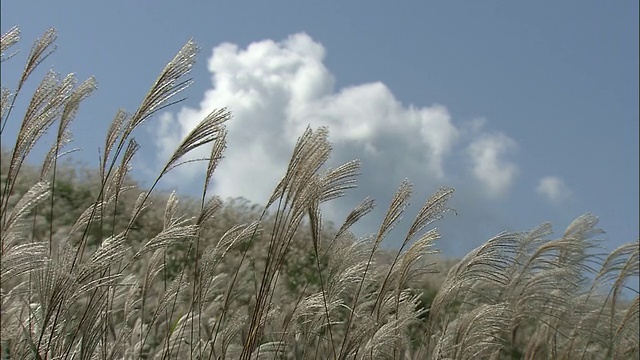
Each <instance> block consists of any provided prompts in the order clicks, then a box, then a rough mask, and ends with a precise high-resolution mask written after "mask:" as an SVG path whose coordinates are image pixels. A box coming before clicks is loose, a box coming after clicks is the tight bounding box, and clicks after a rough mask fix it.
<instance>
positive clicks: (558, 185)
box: [536, 176, 571, 205]
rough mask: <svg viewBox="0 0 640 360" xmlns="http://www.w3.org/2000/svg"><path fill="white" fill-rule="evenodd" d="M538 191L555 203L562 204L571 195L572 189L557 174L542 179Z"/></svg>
mask: <svg viewBox="0 0 640 360" xmlns="http://www.w3.org/2000/svg"><path fill="white" fill-rule="evenodd" d="M536 192H537V193H538V194H539V195H540V196H542V197H544V198H545V199H547V200H548V201H549V202H551V203H552V204H554V205H559V204H561V203H562V202H564V201H565V200H567V198H569V196H571V190H570V189H569V188H568V187H567V185H565V183H564V181H563V180H562V179H561V178H559V177H557V176H545V177H543V178H542V179H540V181H539V182H538V186H537V187H536Z"/></svg>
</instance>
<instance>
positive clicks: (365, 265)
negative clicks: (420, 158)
mask: <svg viewBox="0 0 640 360" xmlns="http://www.w3.org/2000/svg"><path fill="white" fill-rule="evenodd" d="M55 38H56V33H55V31H54V30H48V31H47V32H45V34H44V35H43V37H42V38H41V39H39V40H37V41H36V42H35V43H34V45H33V47H32V50H31V52H30V54H29V55H28V58H27V61H26V65H25V68H24V70H23V72H22V74H21V76H20V79H19V82H18V84H17V86H16V87H15V90H13V91H10V90H9V89H7V88H5V87H4V86H3V88H2V98H1V99H2V103H1V109H2V112H1V118H2V133H1V134H0V135H1V136H2V144H1V145H2V147H3V148H2V167H1V169H0V170H1V174H0V175H1V177H2V184H1V186H0V210H1V214H0V225H1V228H0V234H1V236H2V240H1V244H0V290H1V299H0V306H1V315H2V316H1V317H0V329H1V342H0V346H1V349H0V354H1V355H0V356H2V358H6V359H32V358H35V359H49V358H51V359H54V358H55V359H67V358H80V359H116V358H118V359H120V358H126V359H138V358H145V359H147V358H148V359H150V358H158V359H160V358H162V359H164V358H178V359H183V358H196V359H257V358H274V359H275V358H278V359H280V358H287V359H301V358H303V359H307V358H313V359H326V358H332V359H374V358H376V359H377V358H392V359H401V358H402V359H440V358H450V359H476V358H490V359H512V358H525V359H538V358H560V359H569V358H571V359H574V358H582V359H609V358H615V359H622V358H629V359H633V358H638V355H639V354H638V348H639V344H638V335H639V334H638V327H639V325H640V324H639V320H638V319H639V311H638V306H639V305H638V301H639V300H638V295H637V293H636V294H635V297H633V299H631V301H628V299H626V298H625V297H624V296H623V295H622V293H623V291H625V289H626V288H627V284H628V283H629V282H630V281H634V280H635V281H637V279H638V273H639V270H638V251H639V248H638V242H633V243H629V244H626V245H623V246H622V247H620V248H618V249H616V250H615V251H613V252H611V253H610V254H600V253H599V252H598V251H599V250H598V249H599V241H598V238H597V237H598V235H599V234H601V232H600V231H599V230H598V229H597V228H596V223H597V219H596V217H595V216H593V215H590V214H585V215H583V216H581V217H579V218H577V219H576V220H575V221H574V222H573V223H572V224H570V225H569V227H568V228H567V230H566V231H565V232H564V234H562V236H560V237H559V238H557V239H554V238H550V237H551V236H552V232H551V226H550V225H549V224H543V225H541V226H540V227H538V228H535V229H533V230H531V231H526V232H517V233H503V234H499V235H497V236H496V237H494V238H493V239H490V240H488V241H487V242H486V243H485V244H483V245H482V246H480V247H478V248H477V249H475V250H474V251H472V252H471V253H469V254H468V255H467V256H465V257H464V258H463V259H462V260H460V261H459V262H457V263H456V264H455V265H453V266H452V267H451V268H450V270H449V272H448V274H447V275H446V276H444V277H438V275H437V274H436V272H437V271H438V269H439V264H438V261H437V260H436V258H435V257H434V254H435V253H436V252H437V250H435V248H434V247H435V243H436V241H437V240H438V239H439V237H440V235H439V234H438V232H437V230H436V229H434V228H432V227H431V226H432V225H433V223H434V222H435V221H437V220H438V219H440V218H441V216H442V215H443V214H444V213H445V212H446V211H448V207H447V202H448V200H449V199H450V198H451V196H452V195H453V189H451V188H446V187H444V188H441V189H439V190H438V191H436V192H435V193H434V194H433V195H432V196H431V197H430V198H428V199H427V200H426V201H425V204H424V206H423V207H422V208H421V209H420V210H419V211H418V213H417V214H416V216H415V219H414V220H413V223H412V224H411V226H410V227H409V230H408V232H407V234H406V235H405V236H404V238H403V239H404V240H403V242H402V244H401V246H400V247H399V248H398V249H396V251H389V250H387V249H383V248H381V243H382V241H383V240H384V238H385V237H386V236H387V235H388V234H389V233H390V232H391V231H393V229H394V227H395V225H396V224H397V223H398V222H399V221H400V219H401V218H402V217H403V215H404V213H405V209H406V207H407V205H408V203H409V200H410V197H411V193H412V185H411V184H410V183H409V182H408V181H403V182H402V183H401V184H400V185H399V187H398V190H397V191H396V193H395V196H394V197H393V200H392V201H391V204H390V205H389V206H388V210H387V213H386V216H385V217H384V219H383V221H382V223H381V224H380V227H379V229H377V230H376V231H375V232H374V233H373V234H372V235H370V236H366V237H363V238H357V237H356V236H355V235H354V234H353V233H352V232H351V231H350V230H349V229H350V228H351V227H352V226H353V225H354V224H355V223H356V222H357V221H359V220H360V219H361V218H362V217H363V216H366V215H367V213H369V212H370V211H371V210H372V209H373V208H374V206H375V202H374V201H373V200H371V199H365V200H364V201H363V202H362V203H361V204H360V205H358V206H357V207H356V208H354V209H353V211H352V212H351V213H350V214H349V215H348V216H347V217H346V219H345V221H344V223H343V224H341V225H340V226H339V227H338V228H337V229H334V228H332V227H331V226H328V225H326V224H325V222H324V221H323V217H322V212H321V210H320V208H321V204H323V203H325V202H327V201H332V200H334V199H336V198H339V197H341V196H344V195H345V193H346V191H348V190H349V189H350V188H353V187H355V186H356V178H357V176H358V172H359V165H360V164H359V163H358V162H357V161H351V162H347V163H345V164H343V165H341V166H338V167H336V168H333V169H332V168H327V166H326V164H325V163H326V161H327V160H328V159H329V156H330V154H331V144H330V142H329V141H328V129H326V128H319V129H311V128H308V129H307V130H306V131H305V132H304V133H303V134H302V135H301V137H300V138H299V139H298V142H297V144H296V146H295V147H294V149H293V154H292V156H291V160H290V162H289V166H288V168H287V171H286V173H285V174H284V175H283V177H282V180H281V181H280V182H279V183H278V185H277V186H276V188H275V189H274V191H273V194H272V195H271V197H270V199H269V201H268V202H267V204H265V206H264V208H256V207H254V206H251V205H250V204H247V203H242V202H237V201H236V202H234V201H227V202H223V201H222V200H220V199H219V198H217V197H216V196H212V195H210V194H209V193H208V192H207V188H208V185H209V183H210V181H211V178H212V176H213V174H214V172H215V170H216V167H217V165H218V163H219V161H220V159H221V158H222V156H223V153H224V150H225V148H226V134H227V132H226V128H225V123H226V122H227V121H230V118H231V115H230V113H229V112H228V111H226V110H225V109H220V110H216V111H214V112H212V113H211V114H210V115H209V116H207V117H206V118H205V119H203V121H202V122H201V123H200V124H199V125H198V126H197V127H196V128H195V129H194V130H193V131H192V132H191V133H190V134H189V135H188V136H187V137H186V138H185V139H184V141H183V142H182V144H181V145H180V146H179V147H178V148H177V149H176V151H175V152H174V154H173V155H172V156H171V157H170V159H169V161H168V162H167V163H166V164H165V166H164V167H163V169H162V170H161V171H160V173H159V175H158V176H157V178H156V179H155V180H154V182H153V183H152V186H151V187H150V188H149V189H146V190H144V191H140V190H139V189H138V188H137V186H135V183H134V182H132V181H131V180H130V177H129V171H130V169H131V162H132V159H133V158H134V157H135V155H136V152H137V151H138V149H139V145H138V144H137V143H136V142H135V140H134V139H133V137H132V135H133V134H134V133H135V131H136V128H138V126H140V124H141V123H143V122H144V121H148V120H149V121H150V120H151V119H152V117H153V114H155V113H156V112H158V111H159V110H161V109H163V108H165V107H166V106H169V105H171V104H173V103H175V102H178V101H180V100H179V99H176V95H177V94H179V93H180V92H181V91H182V90H184V89H185V88H187V87H188V86H189V85H190V84H191V80H189V79H185V77H186V76H187V75H188V73H189V71H190V69H191V67H192V66H193V63H194V61H195V58H196V53H197V47H196V45H195V44H194V43H193V42H192V41H189V42H187V44H186V45H185V46H184V47H183V48H182V49H181V50H180V51H179V52H178V53H177V55H176V56H175V57H174V58H173V59H172V60H171V61H170V62H169V63H168V64H167V66H166V67H165V68H164V69H163V70H162V71H161V73H160V75H159V76H158V79H157V80H156V82H155V83H154V84H153V86H152V87H151V89H150V90H149V92H148V94H147V95H146V96H145V98H144V99H143V101H142V103H141V105H140V107H139V108H138V109H137V110H136V111H135V112H133V113H127V112H126V111H124V110H120V111H118V112H117V113H116V115H115V117H114V119H113V121H112V122H111V125H110V127H109V129H108V131H107V134H106V136H105V140H104V152H103V153H102V154H101V155H100V167H99V169H97V171H96V172H95V173H93V174H92V175H89V176H86V179H84V180H78V179H76V178H74V177H73V176H70V175H69V174H70V172H69V167H68V166H65V165H63V164H59V162H58V160H59V158H60V157H61V156H63V155H65V154H66V153H67V151H68V150H66V149H65V146H66V145H67V144H68V143H69V142H70V140H71V135H70V132H69V128H70V124H71V122H72V121H73V119H74V116H75V114H76V112H77V111H78V109H79V106H80V104H81V102H82V101H83V100H84V99H85V98H86V97H87V96H89V95H90V94H91V93H92V92H93V90H94V89H95V80H93V79H92V78H90V79H88V80H86V81H84V82H82V83H80V84H79V85H78V84H77V82H76V79H75V77H74V76H73V75H72V74H70V75H67V76H66V77H64V78H61V77H60V76H59V75H58V74H56V73H54V72H49V73H47V74H46V75H45V76H44V78H43V79H42V80H41V81H40V83H39V85H38V86H37V89H36V91H35V92H34V94H33V96H32V97H31V99H30V101H29V104H28V105H27V108H26V109H25V115H24V117H23V118H22V120H21V125H20V128H19V132H18V135H17V137H16V139H14V140H11V139H6V138H5V137H6V133H5V131H4V129H5V125H6V124H7V123H8V122H9V121H16V120H15V117H14V116H12V113H13V109H14V105H15V100H16V98H17V96H21V93H22V91H23V89H24V87H23V86H24V84H25V83H26V82H27V81H28V80H29V79H30V78H31V76H32V75H33V73H34V70H35V69H36V67H37V66H38V65H39V64H40V63H42V61H43V60H45V59H46V57H47V56H49V54H51V52H52V51H53V49H54V48H55V44H54V42H55ZM18 42H19V30H18V29H17V28H13V29H11V30H10V31H8V32H7V33H6V34H4V35H3V36H2V41H1V47H2V54H3V57H2V61H5V60H7V59H9V58H11V56H5V55H4V54H5V53H6V51H8V50H10V49H11V48H12V46H14V45H15V44H17V43H18ZM3 85H4V84H3ZM51 129H54V131H55V136H54V137H53V144H52V145H51V146H50V151H49V152H48V153H47V155H46V156H45V158H44V160H43V162H42V166H41V168H40V170H39V171H37V169H35V170H34V169H33V168H32V167H31V166H30V165H28V164H26V159H27V157H28V155H29V154H30V153H31V150H32V149H33V148H34V145H35V144H36V143H38V142H41V141H43V139H45V138H44V137H43V135H44V134H45V133H46V132H47V131H49V130H51ZM9 141H11V143H12V144H13V145H12V146H11V147H10V148H8V149H7V150H5V148H4V146H5V144H7V142H9ZM202 146H208V147H210V149H211V151H210V155H209V157H208V158H207V159H202V161H206V162H207V167H206V172H205V174H204V179H203V184H204V185H203V189H202V195H201V197H200V198H199V199H198V200H191V201H188V202H187V206H186V207H185V206H183V205H181V203H180V201H179V199H178V197H177V196H176V195H175V194H173V193H171V194H161V193H158V191H157V190H156V187H157V184H158V183H159V181H160V180H161V179H162V177H163V176H165V175H166V174H167V173H169V172H170V171H171V170H172V169H174V168H175V167H177V166H180V165H181V164H183V163H185V162H189V161H190V160H184V159H187V155H188V154H189V153H190V152H192V151H193V150H194V149H197V148H200V147H202ZM219 176H224V174H220V175H219ZM163 204H164V205H163ZM434 281H437V282H440V283H441V285H440V286H439V288H434V287H433V286H427V285H426V284H428V283H430V282H431V283H432V282H434Z"/></svg>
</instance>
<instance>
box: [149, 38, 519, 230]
mask: <svg viewBox="0 0 640 360" xmlns="http://www.w3.org/2000/svg"><path fill="white" fill-rule="evenodd" d="M325 55H326V53H325V49H324V47H323V46H322V45H321V44H319V43H318V42H316V41H314V40H313V39H312V38H311V37H309V36H308V35H306V34H303V33H300V34H295V35H292V36H289V37H288V38H287V39H285V40H283V41H280V42H275V41H273V40H264V41H259V42H255V43H252V44H250V45H249V46H248V47H246V48H244V49H242V48H239V47H238V46H237V45H235V44H230V43H224V44H221V45H219V46H217V47H215V48H214V49H213V53H212V55H211V57H210V58H209V60H208V70H209V71H210V72H211V74H212V87H211V88H210V89H209V90H207V91H206V92H205V94H204V97H203V100H202V101H201V103H200V106H199V107H198V108H196V109H193V108H187V107H184V108H182V109H181V110H180V111H179V112H178V113H165V114H163V115H162V116H161V119H160V120H161V121H160V126H158V127H157V128H156V129H155V138H156V145H157V146H158V149H159V151H158V157H159V158H158V161H159V162H162V161H164V160H166V159H167V158H168V157H169V156H170V153H171V151H172V150H173V149H174V148H175V147H176V146H177V144H178V143H179V142H180V141H181V139H182V138H183V137H184V136H186V135H187V134H188V133H189V131H191V129H193V128H194V127H195V126H196V125H197V124H198V123H199V122H200V121H201V120H202V119H203V118H204V117H205V116H206V115H207V114H208V113H209V112H211V111H212V110H214V109H216V108H220V107H227V108H229V110H231V112H232V113H233V119H232V120H231V121H230V122H229V123H228V130H229V137H228V141H229V144H228V149H227V151H226V153H225V159H224V160H223V161H222V163H221V164H220V166H219V168H218V169H217V170H216V174H217V175H214V179H213V185H212V186H213V188H212V189H211V190H212V191H213V192H214V193H216V194H218V195H220V196H222V197H223V198H226V197H239V196H242V197H245V198H248V199H249V200H251V201H254V202H257V203H264V202H265V200H266V199H267V197H268V196H269V195H270V194H271V191H272V190H273V187H274V186H275V184H276V183H277V181H278V180H279V179H280V177H281V176H282V175H283V174H284V171H285V169H286V166H287V163H288V160H289V157H290V154H291V150H292V148H293V145H294V144H295V142H296V139H297V138H298V136H299V135H300V134H301V133H302V132H303V130H304V129H305V128H306V127H307V126H308V125H311V126H312V127H314V128H315V127H318V126H328V127H329V131H330V140H331V141H332V143H333V145H334V152H333V159H335V161H334V163H333V165H338V164H339V163H342V162H344V161H348V160H351V159H354V158H358V159H361V161H362V163H363V176H362V177H361V178H360V179H359V185H358V186H359V190H358V194H365V195H369V196H372V197H374V198H377V199H380V198H383V199H384V198H388V197H389V196H390V194H392V193H393V192H394V191H395V187H396V186H397V185H398V184H399V182H400V181H401V180H402V179H403V178H405V177H407V178H409V179H410V180H411V181H413V182H414V183H416V185H417V186H416V187H421V188H425V191H429V192H430V191H433V190H434V189H435V188H436V187H437V186H438V185H442V184H448V185H451V179H456V181H457V182H462V183H463V184H465V185H467V184H468V185H471V186H472V187H474V188H477V189H479V191H480V194H479V195H481V196H483V197H486V198H495V197H500V196H504V195H505V194H507V193H508V191H509V189H510V188H511V186H512V184H513V182H514V181H515V178H516V174H517V166H516V164H515V163H514V162H512V161H511V160H510V159H509V156H510V155H511V154H512V153H513V151H514V150H515V149H516V147H517V144H516V142H515V141H514V140H513V139H511V138H510V137H509V136H507V135H506V134H502V133H497V134H496V133H489V132H485V131H484V130H483V125H482V124H472V127H473V130H472V131H466V129H467V130H468V128H469V124H458V125H457V124H456V123H454V121H453V119H452V116H451V114H450V112H449V111H448V109H447V108H446V107H445V106H443V105H438V104H435V105H431V106H422V107H418V106H413V105H404V104H402V103H401V102H400V101H399V100H398V99H396V98H395V96H394V95H393V93H391V91H390V90H389V88H387V87H386V86H385V85H384V84H382V83H380V82H372V83H366V84H359V85H353V86H349V87H345V88H341V89H336V88H335V80H334V76H333V75H332V74H331V72H330V71H329V70H328V69H327V68H326V67H325V65H324V63H323V60H324V57H325ZM207 155H208V153H207V150H206V149H202V152H201V153H199V154H194V157H204V156H207ZM461 163H464V164H469V165H470V166H468V168H467V169H465V168H460V166H455V165H456V164H461ZM451 165H453V166H451ZM452 168H456V169H458V170H457V171H456V172H453V170H451V169H452ZM202 174H203V168H202V167H198V166H186V167H182V168H177V169H176V171H175V172H174V173H173V175H172V176H173V179H174V180H175V181H179V182H180V183H181V184H184V183H185V182H187V183H188V182H189V181H195V180H196V179H198V180H199V181H201V180H200V179H201V177H202ZM457 186H460V184H457ZM358 200H359V199H358ZM356 202H357V201H356ZM339 210H340V211H338V213H346V212H347V211H348V209H339ZM330 220H334V221H338V220H339V219H337V218H335V219H334V218H332V219H330Z"/></svg>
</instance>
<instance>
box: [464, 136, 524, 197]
mask: <svg viewBox="0 0 640 360" xmlns="http://www.w3.org/2000/svg"><path fill="white" fill-rule="evenodd" d="M515 148H516V143H515V141H514V140H513V139H511V138H510V137H508V136H506V135H505V134H503V133H498V134H484V135H482V136H480V137H479V138H477V139H474V140H473V141H472V142H471V144H469V146H468V148H467V151H468V154H469V156H470V157H471V161H472V164H473V165H472V173H473V176H474V177H475V178H476V179H477V180H478V181H480V183H481V184H482V185H483V186H484V190H485V192H486V195H488V196H489V197H500V196H504V195H505V194H506V193H507V192H508V191H509V190H510V188H511V186H512V184H513V182H514V180H515V177H516V174H517V170H518V168H517V166H516V165H515V164H514V163H512V162H510V161H509V160H508V159H507V158H506V157H507V155H508V154H510V153H511V152H512V151H513V150H514V149H515Z"/></svg>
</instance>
